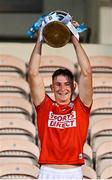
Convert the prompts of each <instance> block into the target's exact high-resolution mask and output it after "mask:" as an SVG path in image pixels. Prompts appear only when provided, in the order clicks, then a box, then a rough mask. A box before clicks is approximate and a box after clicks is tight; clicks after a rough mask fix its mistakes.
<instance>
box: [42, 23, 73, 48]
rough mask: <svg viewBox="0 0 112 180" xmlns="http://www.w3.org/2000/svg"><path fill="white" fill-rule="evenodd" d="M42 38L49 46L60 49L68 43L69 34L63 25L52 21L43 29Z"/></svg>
mask: <svg viewBox="0 0 112 180" xmlns="http://www.w3.org/2000/svg"><path fill="white" fill-rule="evenodd" d="M43 36H44V40H45V42H46V43H47V44H48V45H49V46H51V47H55V48H60V47H63V46H65V45H66V44H67V43H68V42H69V41H70V37H71V32H70V31H69V29H68V27H67V26H65V25H64V24H63V23H61V22H59V21H53V22H50V23H49V24H47V25H46V26H45V27H44V29H43Z"/></svg>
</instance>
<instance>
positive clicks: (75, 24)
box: [72, 21, 80, 27]
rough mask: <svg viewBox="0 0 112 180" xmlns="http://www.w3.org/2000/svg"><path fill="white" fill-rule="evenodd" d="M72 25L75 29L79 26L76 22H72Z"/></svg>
mask: <svg viewBox="0 0 112 180" xmlns="http://www.w3.org/2000/svg"><path fill="white" fill-rule="evenodd" d="M72 24H73V25H74V26H75V27H78V26H80V24H79V23H78V22H77V21H72Z"/></svg>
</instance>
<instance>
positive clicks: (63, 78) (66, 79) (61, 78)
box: [54, 75, 70, 82]
mask: <svg viewBox="0 0 112 180" xmlns="http://www.w3.org/2000/svg"><path fill="white" fill-rule="evenodd" d="M54 82H70V78H69V77H68V76H64V75H58V76H56V77H55V78H54Z"/></svg>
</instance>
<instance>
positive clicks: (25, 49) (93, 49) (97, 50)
mask: <svg viewBox="0 0 112 180" xmlns="http://www.w3.org/2000/svg"><path fill="white" fill-rule="evenodd" d="M82 46H83V48H84V49H85V51H86V53H87V55H88V56H94V55H107V56H112V45H99V44H82ZM33 48H34V43H0V54H10V55H14V56H17V57H19V58H21V59H23V61H25V62H29V59H30V55H31V52H32V50H33ZM42 51H43V52H42V54H43V55H59V56H63V57H67V58H69V59H70V61H73V62H77V58H76V54H75V53H74V48H73V46H72V44H67V45H66V46H64V47H62V48H52V47H50V46H48V45H46V44H43V48H42Z"/></svg>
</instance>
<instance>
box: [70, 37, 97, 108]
mask: <svg viewBox="0 0 112 180" xmlns="http://www.w3.org/2000/svg"><path fill="white" fill-rule="evenodd" d="M72 43H73V45H74V49H75V51H76V55H77V60H78V64H79V66H80V69H81V74H80V79H79V96H80V99H81V101H82V102H83V103H84V104H85V105H86V106H88V107H89V106H90V105H91V103H92V94H93V90H92V70H91V65H90V62H89V58H88V56H87V55H86V53H85V51H84V49H83V48H82V46H81V44H80V43H79V41H78V40H77V39H76V37H75V36H72Z"/></svg>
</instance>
